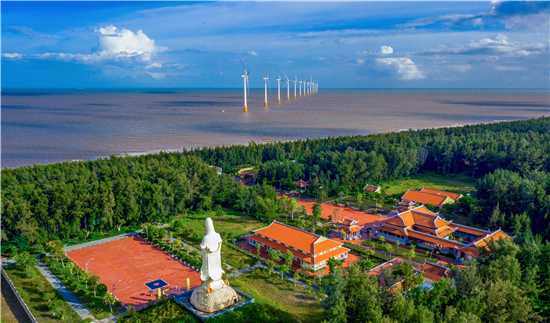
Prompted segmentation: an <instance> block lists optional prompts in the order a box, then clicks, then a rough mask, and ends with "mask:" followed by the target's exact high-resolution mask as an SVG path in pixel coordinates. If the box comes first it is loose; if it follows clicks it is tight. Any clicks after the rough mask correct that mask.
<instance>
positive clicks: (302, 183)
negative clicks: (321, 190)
mask: <svg viewBox="0 0 550 323" xmlns="http://www.w3.org/2000/svg"><path fill="white" fill-rule="evenodd" d="M294 183H296V186H297V187H298V188H305V187H308V186H309V184H308V183H307V182H306V181H303V180H299V181H297V182H294Z"/></svg>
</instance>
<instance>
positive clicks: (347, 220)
mask: <svg viewBox="0 0 550 323" xmlns="http://www.w3.org/2000/svg"><path fill="white" fill-rule="evenodd" d="M357 223H359V221H357V220H352V219H348V218H344V219H343V220H340V224H341V225H346V226H348V227H349V226H350V225H354V224H357Z"/></svg>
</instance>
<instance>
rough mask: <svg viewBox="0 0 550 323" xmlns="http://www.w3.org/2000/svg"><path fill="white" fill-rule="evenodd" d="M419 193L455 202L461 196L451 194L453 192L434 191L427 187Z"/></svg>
mask: <svg viewBox="0 0 550 323" xmlns="http://www.w3.org/2000/svg"><path fill="white" fill-rule="evenodd" d="M420 191H421V192H424V193H432V194H437V195H443V196H448V197H450V198H451V199H453V200H454V201H455V202H456V201H457V200H458V199H459V198H461V197H462V194H459V193H453V192H445V191H440V190H434V189H433V188H427V187H423V188H422V189H421V190H420Z"/></svg>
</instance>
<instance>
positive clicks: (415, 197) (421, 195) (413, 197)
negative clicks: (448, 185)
mask: <svg viewBox="0 0 550 323" xmlns="http://www.w3.org/2000/svg"><path fill="white" fill-rule="evenodd" d="M401 199H402V200H404V201H411V202H416V203H421V204H431V205H433V206H437V207H440V206H442V205H443V204H446V203H452V202H454V200H453V199H451V198H450V197H448V196H446V195H438V194H433V193H427V192H421V191H415V190H408V191H407V192H406V193H405V195H403V197H401Z"/></svg>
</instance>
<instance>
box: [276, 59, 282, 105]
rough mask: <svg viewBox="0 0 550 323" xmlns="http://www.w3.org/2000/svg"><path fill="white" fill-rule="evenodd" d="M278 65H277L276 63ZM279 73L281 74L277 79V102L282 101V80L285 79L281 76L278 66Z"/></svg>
mask: <svg viewBox="0 0 550 323" xmlns="http://www.w3.org/2000/svg"><path fill="white" fill-rule="evenodd" d="M275 67H277V65H275ZM277 74H279V78H278V79H277V102H278V103H281V81H282V80H283V79H282V78H281V73H279V67H277Z"/></svg>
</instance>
